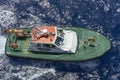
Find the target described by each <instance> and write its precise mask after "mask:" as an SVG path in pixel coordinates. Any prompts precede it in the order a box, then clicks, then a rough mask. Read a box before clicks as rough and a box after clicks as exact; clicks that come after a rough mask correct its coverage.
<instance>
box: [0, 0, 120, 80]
mask: <svg viewBox="0 0 120 80" xmlns="http://www.w3.org/2000/svg"><path fill="white" fill-rule="evenodd" d="M35 24H38V25H58V26H71V27H83V28H89V29H92V30H95V31H97V32H100V33H101V34H103V35H105V36H106V37H107V38H108V39H109V40H110V41H111V44H112V46H111V49H110V50H109V51H108V52H107V53H106V54H105V55H103V56H102V57H100V58H97V59H94V60H90V61H86V62H50V61H40V60H26V59H17V58H9V57H7V56H6V55H5V54H4V46H5V41H6V36H4V35H2V34H1V35H0V80H120V0H0V27H1V28H4V27H5V28H17V27H32V26H34V25H35ZM1 28H0V29H1ZM0 33H1V32H0Z"/></svg>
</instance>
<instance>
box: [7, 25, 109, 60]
mask: <svg viewBox="0 0 120 80" xmlns="http://www.w3.org/2000/svg"><path fill="white" fill-rule="evenodd" d="M110 47H111V43H110V41H109V40H108V39H107V38H106V37H105V36H104V35H102V34H100V33H98V32H95V31H93V30H90V29H85V28H76V27H57V26H38V27H31V28H17V29H10V30H9V36H8V39H7V42H6V47H5V54H6V55H7V56H9V57H19V58H28V59H40V60H47V61H86V60H90V59H94V58H98V57H100V56H102V55H103V54H105V53H106V52H107V51H108V50H109V49H110Z"/></svg>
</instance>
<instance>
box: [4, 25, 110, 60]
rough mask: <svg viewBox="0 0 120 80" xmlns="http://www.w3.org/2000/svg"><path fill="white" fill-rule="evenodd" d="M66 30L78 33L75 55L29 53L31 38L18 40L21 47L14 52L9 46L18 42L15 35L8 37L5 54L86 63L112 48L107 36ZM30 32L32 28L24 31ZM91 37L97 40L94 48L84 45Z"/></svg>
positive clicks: (87, 30) (80, 30)
mask: <svg viewBox="0 0 120 80" xmlns="http://www.w3.org/2000/svg"><path fill="white" fill-rule="evenodd" d="M65 29H68V30H73V31H75V32H76V33H77V37H78V44H77V45H78V46H77V50H76V53H74V54H68V53H67V54H65V53H63V54H57V53H43V52H34V53H33V52H29V51H27V49H28V47H29V43H30V37H29V36H28V37H26V38H25V39H20V40H17V41H16V43H17V44H18V45H19V47H18V49H16V50H12V49H11V48H10V46H9V43H10V42H13V41H14V40H16V39H15V37H14V36H15V35H14V34H13V33H11V34H10V35H9V37H8V40H7V42H6V52H5V53H6V55H8V56H11V57H20V58H32V59H41V60H52V61H85V60H90V59H93V58H97V57H100V56H102V55H103V54H104V53H105V52H106V51H108V50H109V49H110V47H111V44H110V41H109V40H108V39H107V38H106V37H105V36H103V35H102V34H99V33H97V32H95V31H93V30H89V29H84V28H71V27H66V28H65ZM28 30H31V28H24V31H28ZM91 36H92V37H94V39H95V41H94V42H93V43H92V44H94V46H90V45H84V41H88V38H89V37H91ZM88 44H90V43H88Z"/></svg>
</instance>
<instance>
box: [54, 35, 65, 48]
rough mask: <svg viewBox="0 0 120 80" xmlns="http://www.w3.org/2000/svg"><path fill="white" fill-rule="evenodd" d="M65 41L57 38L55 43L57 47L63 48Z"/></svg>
mask: <svg viewBox="0 0 120 80" xmlns="http://www.w3.org/2000/svg"><path fill="white" fill-rule="evenodd" d="M63 40H64V39H63V38H61V37H59V36H57V38H56V41H55V44H56V45H57V46H61V45H62V44H63Z"/></svg>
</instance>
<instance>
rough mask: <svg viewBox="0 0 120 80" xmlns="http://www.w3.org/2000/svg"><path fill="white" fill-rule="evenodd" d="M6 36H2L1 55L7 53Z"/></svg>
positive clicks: (0, 37)
mask: <svg viewBox="0 0 120 80" xmlns="http://www.w3.org/2000/svg"><path fill="white" fill-rule="evenodd" d="M5 43H6V36H1V35H0V55H1V54H4V53H5Z"/></svg>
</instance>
